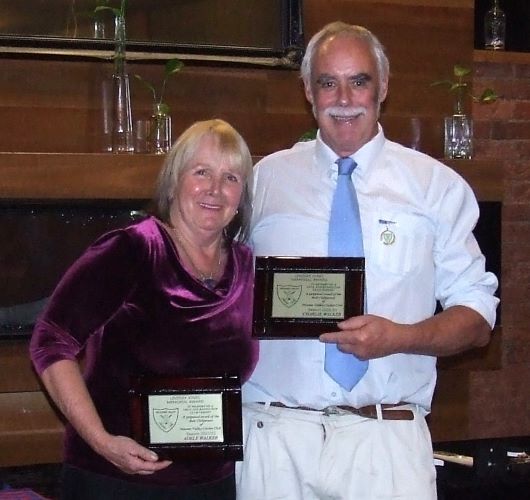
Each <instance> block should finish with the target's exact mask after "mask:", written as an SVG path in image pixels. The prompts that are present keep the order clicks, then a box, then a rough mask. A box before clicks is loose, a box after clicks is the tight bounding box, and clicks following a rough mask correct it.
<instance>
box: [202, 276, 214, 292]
mask: <svg viewBox="0 0 530 500" xmlns="http://www.w3.org/2000/svg"><path fill="white" fill-rule="evenodd" d="M201 283H202V284H203V285H204V286H205V287H206V288H208V289H209V290H213V289H214V288H215V285H216V284H217V283H216V282H215V280H214V279H213V278H203V279H201Z"/></svg>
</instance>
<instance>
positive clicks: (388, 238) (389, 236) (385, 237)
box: [379, 227, 396, 245]
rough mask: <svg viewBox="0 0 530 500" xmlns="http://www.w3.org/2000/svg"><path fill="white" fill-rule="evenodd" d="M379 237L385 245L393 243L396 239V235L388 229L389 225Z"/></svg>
mask: <svg viewBox="0 0 530 500" xmlns="http://www.w3.org/2000/svg"><path fill="white" fill-rule="evenodd" d="M379 239H380V240H381V241H382V242H383V244H384V245H392V244H393V243H394V241H396V235H395V234H394V233H393V232H392V231H390V229H388V227H387V228H386V229H385V230H384V231H383V232H382V233H381V235H380V236H379Z"/></svg>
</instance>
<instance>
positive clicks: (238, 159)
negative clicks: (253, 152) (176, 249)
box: [153, 119, 252, 241]
mask: <svg viewBox="0 0 530 500" xmlns="http://www.w3.org/2000/svg"><path fill="white" fill-rule="evenodd" d="M208 135H211V136H212V137H215V139H216V140H217V145H218V148H219V151H220V153H221V154H222V155H224V156H225V157H227V158H228V160H229V162H230V164H231V165H232V166H233V167H235V168H236V169H238V170H239V171H240V173H241V175H242V178H243V182H244V183H243V192H242V194H241V200H240V202H239V207H238V211H237V213H236V215H235V217H234V218H233V219H232V220H231V221H230V223H229V224H228V226H227V227H226V228H225V237H226V238H227V239H228V240H229V241H232V240H233V239H234V238H236V237H237V238H238V240H240V241H246V240H247V239H248V236H249V232H250V216H251V210H252V157H251V156H250V152H249V149H248V146H247V144H246V142H245V140H244V139H243V137H241V135H240V134H239V133H238V132H237V130H236V129H235V128H234V127H232V126H231V125H230V124H229V123H227V122H225V121H224V120H220V119H213V120H205V121H199V122H195V123H194V124H193V125H191V126H190V127H189V128H188V129H186V130H185V131H184V132H183V133H182V134H181V135H180V137H179V138H178V139H177V140H176V141H175V143H174V144H173V146H172V147H171V150H170V151H169V153H168V154H167V156H166V159H165V161H164V164H163V165H162V170H161V171H160V174H159V176H158V181H157V185H156V189H155V194H154V196H153V211H154V215H155V216H156V217H158V218H159V219H160V220H161V221H163V222H165V223H166V224H171V221H170V210H171V205H172V203H173V200H174V197H175V192H176V191H177V189H176V188H177V185H178V183H179V180H180V175H181V173H182V172H183V170H184V169H185V168H186V167H187V166H188V164H189V162H190V161H191V160H192V159H193V157H194V156H195V154H196V153H197V150H198V148H199V146H200V143H201V140H202V139H203V138H204V137H206V136H208Z"/></svg>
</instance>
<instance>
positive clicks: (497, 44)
mask: <svg viewBox="0 0 530 500" xmlns="http://www.w3.org/2000/svg"><path fill="white" fill-rule="evenodd" d="M505 38H506V14H505V13H504V11H503V10H502V9H501V7H500V5H499V0H494V2H493V5H492V7H491V9H490V10H488V12H486V15H485V16H484V48H485V49H487V50H504V42H505Z"/></svg>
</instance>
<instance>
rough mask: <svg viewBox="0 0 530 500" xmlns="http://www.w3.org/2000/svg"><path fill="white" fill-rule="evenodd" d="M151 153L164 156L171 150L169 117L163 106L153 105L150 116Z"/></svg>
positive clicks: (166, 108)
mask: <svg viewBox="0 0 530 500" xmlns="http://www.w3.org/2000/svg"><path fill="white" fill-rule="evenodd" d="M150 136H151V151H152V152H153V153H155V154H165V153H167V152H168V151H169V149H170V148H171V116H170V115H169V109H168V107H167V105H165V104H155V105H154V107H153V115H152V116H151V127H150Z"/></svg>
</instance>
